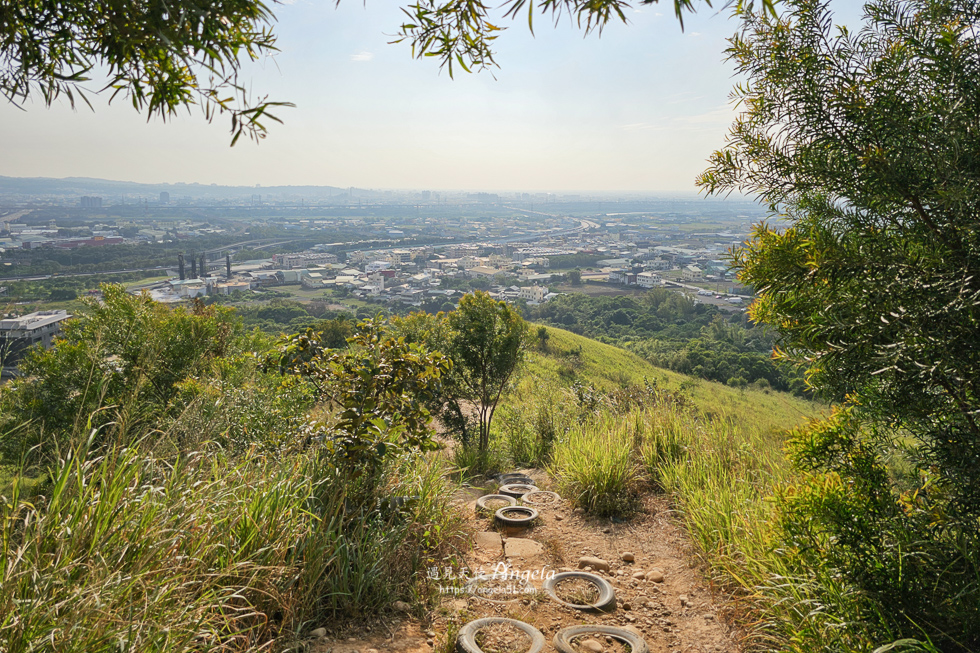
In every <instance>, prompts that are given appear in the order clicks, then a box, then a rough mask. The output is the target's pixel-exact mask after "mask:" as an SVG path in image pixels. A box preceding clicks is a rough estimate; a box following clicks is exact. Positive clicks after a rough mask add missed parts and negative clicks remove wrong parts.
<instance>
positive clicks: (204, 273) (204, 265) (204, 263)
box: [200, 254, 208, 279]
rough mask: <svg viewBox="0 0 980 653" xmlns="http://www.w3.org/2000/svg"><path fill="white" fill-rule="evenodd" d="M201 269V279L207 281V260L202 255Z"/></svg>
mask: <svg viewBox="0 0 980 653" xmlns="http://www.w3.org/2000/svg"><path fill="white" fill-rule="evenodd" d="M200 268H201V278H202V279H207V278H208V266H207V259H205V255H204V254H201V265H200Z"/></svg>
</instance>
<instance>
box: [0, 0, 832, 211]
mask: <svg viewBox="0 0 980 653" xmlns="http://www.w3.org/2000/svg"><path fill="white" fill-rule="evenodd" d="M835 4H838V3H835ZM672 9H673V7H672V4H671V3H665V4H663V5H661V6H656V5H654V6H645V7H643V8H642V9H635V10H633V11H632V12H631V13H630V14H629V18H630V21H631V23H632V24H630V25H621V24H614V25H610V26H609V27H608V28H607V29H606V31H605V32H604V33H603V35H602V37H601V38H599V37H598V35H595V34H593V35H590V36H588V37H584V38H583V35H582V33H581V32H580V31H579V30H577V29H575V28H574V27H573V26H571V25H569V21H568V20H567V19H566V20H564V21H561V22H560V24H559V25H558V26H557V27H554V26H552V25H551V22H550V20H549V19H548V18H547V17H539V20H538V22H537V26H536V32H535V37H532V36H531V35H530V34H529V33H528V30H527V27H526V24H525V23H522V22H521V21H516V22H513V23H511V22H510V21H505V23H504V24H505V25H506V26H507V27H509V29H508V30H507V31H506V32H505V33H504V35H503V36H502V37H501V38H500V39H499V40H498V41H497V49H498V57H497V60H498V62H499V63H500V65H501V67H500V69H498V70H494V71H492V72H493V74H492V75H491V74H490V72H486V71H485V72H483V73H479V74H471V75H468V74H466V73H462V72H458V73H457V74H456V79H455V80H450V79H449V77H448V75H447V74H446V72H441V73H440V71H439V70H438V67H437V66H436V65H435V64H434V63H433V61H432V60H428V59H426V60H422V61H418V60H413V59H412V58H411V56H410V52H409V49H408V47H407V46H406V45H405V44H400V45H390V44H389V43H388V42H389V41H390V40H391V39H392V37H391V35H392V34H393V33H394V32H395V31H396V29H397V26H398V24H399V23H400V22H401V15H400V13H399V9H398V6H397V3H390V2H379V1H377V0H369V1H368V2H367V3H366V4H362V3H359V2H353V1H352V0H344V1H343V2H341V4H340V6H339V7H338V8H336V9H335V8H334V3H317V2H312V1H309V0H296V1H295V2H290V3H284V4H282V5H276V6H275V12H276V14H277V16H278V19H279V22H278V24H277V25H276V27H275V30H276V32H277V34H278V36H279V43H278V44H279V47H280V48H281V50H282V51H281V53H280V54H279V55H278V56H277V57H276V58H275V59H272V60H268V61H265V62H260V63H258V64H249V65H246V66H245V74H246V79H248V78H249V77H251V86H252V88H254V90H255V91H256V93H258V94H261V95H265V94H268V95H269V97H270V99H272V100H281V101H290V102H294V103H295V104H296V105H297V107H296V108H295V109H281V110H279V111H278V113H277V115H278V116H279V117H280V118H282V120H283V121H284V124H283V125H279V124H276V123H270V125H269V127H270V129H269V136H268V138H267V139H265V140H264V141H263V142H262V143H261V144H259V145H256V144H254V143H250V142H240V143H239V144H238V145H237V146H236V147H234V148H229V147H228V144H229V142H230V136H229V133H228V129H227V127H228V124H227V122H226V121H225V119H224V118H222V117H219V118H217V119H216V120H215V122H214V123H212V124H210V125H209V124H207V123H206V122H205V121H204V119H203V117H202V116H201V115H200V114H199V113H198V112H196V111H195V112H192V114H191V115H189V116H188V115H180V116H177V117H175V118H173V119H172V120H170V121H168V122H167V123H163V122H162V121H160V120H157V119H153V120H151V121H149V122H147V120H146V118H145V117H143V116H142V115H140V114H138V113H137V112H136V111H134V110H133V109H132V107H131V106H129V105H128V104H126V102H125V100H124V99H120V100H118V101H117V102H115V103H114V104H113V105H112V106H107V105H106V100H105V97H104V96H102V97H97V98H92V103H93V105H94V106H95V111H94V112H93V111H90V110H89V109H88V108H87V107H84V105H82V106H81V107H80V108H78V109H77V110H75V111H72V110H71V109H70V108H69V107H68V106H67V104H66V103H65V102H64V101H59V102H57V103H56V104H55V105H54V106H53V107H51V108H45V107H44V106H43V105H42V104H41V103H40V102H37V101H35V102H33V103H27V105H26V107H25V108H26V110H20V109H18V108H16V107H14V106H13V105H11V104H9V103H5V102H0V140H2V142H3V144H4V145H3V153H4V156H3V157H2V160H0V175H6V176H13V177H53V178H65V177H92V178H102V179H114V180H122V181H133V182H138V183H151V184H165V183H180V182H183V183H202V184H211V183H215V184H219V185H234V186H255V185H256V184H261V185H262V186H274V185H321V186H335V187H340V188H346V187H357V188H370V189H393V190H410V189H419V190H421V189H427V190H443V191H457V190H473V191H480V190H483V191H496V192H501V191H507V190H509V189H513V191H564V192H593V193H595V192H640V193H658V192H659V193H664V192H684V193H694V192H696V188H695V186H694V177H695V176H696V175H697V174H698V173H699V172H700V171H701V170H703V169H704V168H705V167H706V165H707V164H706V159H707V158H708V156H709V155H710V154H711V152H712V151H714V150H716V149H719V148H721V147H722V146H723V145H724V142H725V135H726V133H727V130H728V127H729V125H730V123H731V121H732V120H733V119H734V117H735V115H736V113H735V110H734V108H733V107H732V106H731V105H730V103H729V100H728V95H729V92H730V90H731V88H732V86H733V83H734V81H735V80H734V78H733V77H732V71H733V67H732V65H731V64H728V63H723V61H722V60H723V57H724V54H723V51H724V49H725V47H726V43H725V39H726V38H727V37H729V36H731V35H732V34H733V33H734V32H735V31H736V29H737V27H738V25H737V23H736V22H735V21H734V20H732V19H730V18H729V16H728V13H727V12H726V11H722V12H719V11H718V9H717V8H716V9H711V8H708V7H705V6H701V7H700V12H699V13H698V14H696V15H689V16H687V17H686V18H685V31H681V29H680V27H679V25H678V23H677V21H676V19H675V18H674V17H673V11H672ZM494 75H495V76H496V79H495V78H494ZM93 87H94V88H97V84H95V83H93Z"/></svg>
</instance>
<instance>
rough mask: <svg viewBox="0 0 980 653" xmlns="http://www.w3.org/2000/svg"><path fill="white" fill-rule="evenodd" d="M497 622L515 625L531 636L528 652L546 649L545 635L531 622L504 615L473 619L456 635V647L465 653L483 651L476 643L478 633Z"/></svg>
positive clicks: (534, 652) (538, 652)
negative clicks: (507, 617) (527, 622)
mask: <svg viewBox="0 0 980 653" xmlns="http://www.w3.org/2000/svg"><path fill="white" fill-rule="evenodd" d="M497 624H501V625H506V626H513V627H514V628H516V629H518V630H520V631H521V632H522V633H524V634H525V635H527V636H528V637H530V638H531V646H530V647H529V648H528V649H527V652H526V653H540V652H541V651H542V650H544V635H542V634H541V631H540V630H538V629H537V628H535V627H534V626H532V625H530V624H526V623H524V622H523V621H518V620H517V619H505V618H504V617H486V618H484V619H477V620H476V621H471V622H469V623H468V624H466V625H464V626H463V627H462V628H460V629H459V634H458V635H457V636H456V647H457V648H458V649H459V650H460V651H463V653H483V650H482V649H481V648H480V647H479V646H477V644H476V634H477V633H478V632H479V631H481V630H483V629H484V628H486V627H487V626H494V625H497Z"/></svg>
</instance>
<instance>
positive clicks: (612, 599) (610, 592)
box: [542, 571, 616, 612]
mask: <svg viewBox="0 0 980 653" xmlns="http://www.w3.org/2000/svg"><path fill="white" fill-rule="evenodd" d="M573 578H578V579H581V580H584V581H586V582H589V583H592V584H593V585H595V586H596V587H597V588H598V589H599V598H597V599H596V600H595V602H593V603H591V604H589V605H577V604H575V603H568V602H566V601H562V600H561V599H560V598H558V594H557V593H556V592H555V585H557V584H558V583H560V582H561V581H563V580H570V579H573ZM542 589H544V591H545V592H547V593H548V596H550V597H551V598H553V599H554V600H555V601H558V602H559V603H561V604H562V605H564V606H568V607H569V608H575V609H576V610H584V611H588V612H610V611H612V610H615V609H616V590H614V589H613V586H612V585H611V584H610V583H609V581H608V580H606V579H605V578H603V577H602V576H598V575H596V574H590V573H589V572H587V571H563V572H561V573H560V574H555V575H554V576H552V577H550V578H545V579H544V584H543V586H542Z"/></svg>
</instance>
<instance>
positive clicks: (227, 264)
mask: <svg viewBox="0 0 980 653" xmlns="http://www.w3.org/2000/svg"><path fill="white" fill-rule="evenodd" d="M225 269H226V270H228V278H229V279H231V252H226V253H225Z"/></svg>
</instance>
